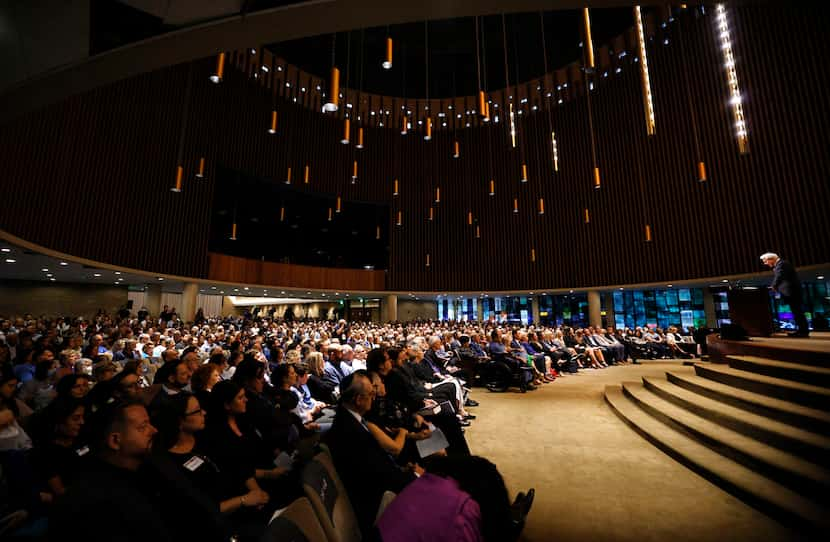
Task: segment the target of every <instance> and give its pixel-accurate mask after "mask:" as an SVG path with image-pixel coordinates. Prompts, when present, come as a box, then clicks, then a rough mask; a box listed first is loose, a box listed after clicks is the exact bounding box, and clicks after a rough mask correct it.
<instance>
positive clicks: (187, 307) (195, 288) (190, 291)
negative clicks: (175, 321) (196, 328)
mask: <svg viewBox="0 0 830 542" xmlns="http://www.w3.org/2000/svg"><path fill="white" fill-rule="evenodd" d="M198 296H199V285H198V284H196V283H195V282H185V283H184V291H183V292H182V308H181V311H182V312H181V314H180V315H179V317H180V318H181V319H182V320H184V321H185V322H192V321H193V319H194V318H196V298H197V297H198Z"/></svg>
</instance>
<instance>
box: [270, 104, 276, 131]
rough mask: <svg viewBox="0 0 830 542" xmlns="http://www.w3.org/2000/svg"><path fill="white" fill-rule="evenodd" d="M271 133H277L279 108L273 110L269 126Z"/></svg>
mask: <svg viewBox="0 0 830 542" xmlns="http://www.w3.org/2000/svg"><path fill="white" fill-rule="evenodd" d="M268 133H269V134H276V133H277V110H276V109H274V110H273V111H271V124H270V126H269V127H268Z"/></svg>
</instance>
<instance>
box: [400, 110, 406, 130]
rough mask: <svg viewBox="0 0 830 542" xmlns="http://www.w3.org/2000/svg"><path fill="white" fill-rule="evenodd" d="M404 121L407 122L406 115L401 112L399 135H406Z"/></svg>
mask: <svg viewBox="0 0 830 542" xmlns="http://www.w3.org/2000/svg"><path fill="white" fill-rule="evenodd" d="M406 123H407V120H406V115H405V114H403V113H401V135H406V129H407V126H406Z"/></svg>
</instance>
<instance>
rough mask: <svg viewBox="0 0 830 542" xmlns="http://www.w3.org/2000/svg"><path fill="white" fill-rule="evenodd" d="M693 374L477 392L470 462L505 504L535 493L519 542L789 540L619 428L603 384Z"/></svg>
mask: <svg viewBox="0 0 830 542" xmlns="http://www.w3.org/2000/svg"><path fill="white" fill-rule="evenodd" d="M669 368H670V369H671V370H672V371H674V370H678V371H689V372H693V371H692V368H691V367H682V366H681V365H680V364H678V363H676V362H672V363H652V364H648V365H629V366H623V367H611V368H608V369H604V370H600V371H584V372H582V373H580V374H578V375H574V376H568V377H564V378H561V379H558V380H557V381H556V382H554V383H552V384H547V385H545V386H544V387H543V388H542V389H539V390H536V391H533V392H528V393H527V394H525V395H522V394H520V393H518V392H516V393H503V394H497V393H490V392H487V391H486V390H483V389H480V388H476V390H475V393H474V398H475V399H477V400H478V401H479V402H480V403H481V406H479V407H477V408H475V409H472V410H473V411H474V413H475V414H478V415H479V416H478V419H477V420H475V421H474V422H473V425H472V426H471V427H470V428H468V430H467V438H468V440H469V443H470V448H471V449H472V451H473V453H475V454H478V455H483V456H485V457H487V458H489V459H490V460H491V461H493V462H494V463H496V465H497V466H498V467H499V470H500V471H501V473H502V475H503V476H504V478H505V481H506V482H507V485H508V488H509V489H510V492H511V495H515V493H516V492H517V491H520V490H526V489H527V488H528V487H531V486H533V487H536V500H535V502H534V505H533V509H532V510H531V512H530V515H529V517H528V522H527V526H526V527H525V531H524V535H523V538H522V540H525V541H534V542H543V541H544V542H547V541H557V542H560V541H575V542H589V541H596V540H624V541H627V540H631V541H637V542H643V541H649V540H653V541H665V540H671V542H680V541H686V540H688V541H694V542H701V541H709V540H713V541H714V540H718V541H721V540H757V539H759V538H762V539H763V540H765V541H773V540H787V541H789V540H797V539H798V537H797V535H795V534H794V533H793V532H792V531H790V530H788V529H787V528H785V527H783V526H782V525H780V524H779V523H777V522H776V521H774V520H772V519H770V518H768V517H767V516H765V515H764V514H762V513H761V512H758V511H756V510H755V509H753V508H751V507H750V506H748V505H746V504H744V503H743V502H741V501H740V500H738V499H737V498H735V497H733V496H732V495H730V494H728V493H726V492H724V491H723V490H721V489H720V488H718V487H716V486H715V485H713V484H711V483H709V482H708V481H706V480H705V479H703V478H701V477H700V476H698V475H697V474H695V473H693V472H692V471H690V470H689V469H687V468H686V467H684V466H682V465H681V464H679V463H677V462H676V461H675V460H674V459H672V458H670V457H669V456H667V455H665V454H664V453H663V452H661V451H660V450H658V449H657V448H656V447H654V446H653V445H651V444H650V443H648V442H647V441H646V440H645V439H644V438H642V437H641V436H640V435H638V434H637V433H635V432H634V431H633V430H632V429H631V428H629V427H628V426H627V425H625V424H624V423H623V422H622V421H621V420H620V419H619V418H617V416H616V415H615V414H614V413H613V412H612V411H611V409H610V408H609V407H608V405H607V404H606V403H605V402H604V399H603V395H602V393H603V390H604V388H605V385H606V384H613V383H620V382H622V381H624V380H626V381H629V380H635V381H636V380H640V379H641V378H642V377H643V376H648V375H661V374H663V373H665V371H666V370H667V369H669Z"/></svg>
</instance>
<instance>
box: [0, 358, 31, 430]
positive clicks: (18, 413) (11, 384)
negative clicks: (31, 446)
mask: <svg viewBox="0 0 830 542" xmlns="http://www.w3.org/2000/svg"><path fill="white" fill-rule="evenodd" d="M19 382H20V381H19V380H18V379H17V377H16V376H15V375H14V373H13V372H11V371H3V372H2V373H0V405H5V406H6V407H8V409H9V410H10V411H11V412H12V414H14V417H15V419H16V420H17V422H18V423H20V424H21V425H23V426H24V427H25V425H26V421H27V420H28V419H29V416H31V415H32V409H31V408H29V405H27V404H26V403H24V402H23V401H21V400H20V398H18V397H17V384H18V383H19Z"/></svg>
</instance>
